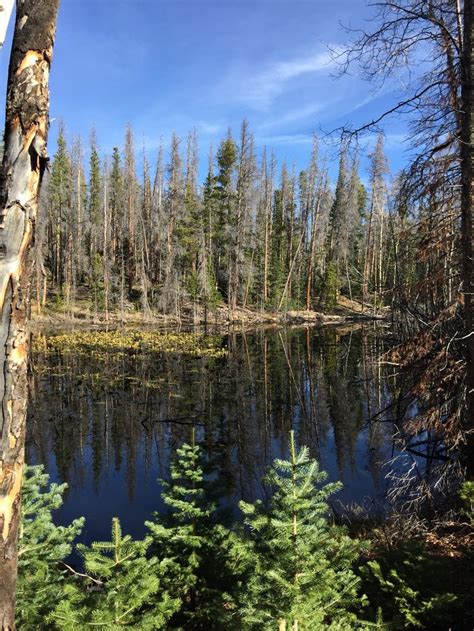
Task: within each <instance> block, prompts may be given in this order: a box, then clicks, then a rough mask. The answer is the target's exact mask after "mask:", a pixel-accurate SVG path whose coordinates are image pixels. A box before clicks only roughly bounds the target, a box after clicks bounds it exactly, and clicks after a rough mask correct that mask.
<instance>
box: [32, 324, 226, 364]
mask: <svg viewBox="0 0 474 631" xmlns="http://www.w3.org/2000/svg"><path fill="white" fill-rule="evenodd" d="M34 350H35V351H36V352H39V353H41V352H43V353H44V352H47V353H51V352H53V353H58V352H59V353H61V354H70V353H71V354H86V355H89V356H92V357H95V358H96V359H101V358H103V357H105V355H106V354H107V355H108V354H110V353H114V354H115V355H119V356H120V355H125V354H140V353H164V354H175V355H187V356H191V357H214V358H216V357H223V356H224V355H226V354H227V351H226V349H223V348H222V347H221V338H220V337H217V336H203V335H195V334H194V333H166V332H163V331H146V330H145V331H138V330H114V331H73V332H71V333H62V334H59V335H52V336H50V337H40V338H37V340H36V341H35V343H34Z"/></svg>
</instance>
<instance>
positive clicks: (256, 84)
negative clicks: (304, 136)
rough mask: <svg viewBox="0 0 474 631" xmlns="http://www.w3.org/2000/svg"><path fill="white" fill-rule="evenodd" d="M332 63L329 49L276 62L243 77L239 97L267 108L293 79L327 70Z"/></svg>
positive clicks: (260, 107) (258, 106)
mask: <svg viewBox="0 0 474 631" xmlns="http://www.w3.org/2000/svg"><path fill="white" fill-rule="evenodd" d="M331 65H332V58H331V54H330V53H329V51H323V52H321V51H320V52H317V53H312V54H311V55H309V56H306V57H300V58H299V59H293V60H289V61H277V62H274V63H273V64H271V65H269V66H268V67H267V68H265V69H263V70H261V71H260V72H257V73H255V74H254V75H250V76H247V77H243V78H242V89H241V90H240V94H238V97H237V98H239V99H240V100H242V101H244V102H246V103H247V104H248V105H249V106H252V107H255V108H256V109H267V108H268V107H269V106H270V105H271V103H272V102H273V101H274V99H275V98H276V97H277V96H278V95H279V94H281V93H282V92H283V91H284V90H286V89H287V88H288V86H289V84H290V82H291V81H294V80H296V79H298V78H300V77H302V76H304V75H311V74H315V73H318V72H323V71H327V70H329V68H330V67H331Z"/></svg>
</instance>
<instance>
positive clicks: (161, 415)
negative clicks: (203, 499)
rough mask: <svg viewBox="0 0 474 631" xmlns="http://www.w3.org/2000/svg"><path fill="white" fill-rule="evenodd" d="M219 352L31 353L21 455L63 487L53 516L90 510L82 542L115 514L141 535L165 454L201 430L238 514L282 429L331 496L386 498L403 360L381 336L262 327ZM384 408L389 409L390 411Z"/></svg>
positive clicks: (223, 494)
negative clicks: (310, 460)
mask: <svg viewBox="0 0 474 631" xmlns="http://www.w3.org/2000/svg"><path fill="white" fill-rule="evenodd" d="M218 343H219V344H222V346H223V347H224V348H227V349H228V355H227V356H225V357H221V358H192V357H189V356H183V355H171V354H168V355H160V356H159V358H158V359H157V356H156V355H153V356H151V355H148V354H143V355H139V356H138V357H136V358H133V357H130V358H127V357H125V358H124V359H123V360H121V361H120V363H119V364H117V362H114V363H112V362H111V361H108V358H107V355H106V356H105V357H103V356H100V357H95V358H94V357H85V356H83V355H72V354H69V355H68V354H66V355H65V354H56V355H50V354H43V353H41V352H36V353H35V355H34V368H35V370H34V371H33V375H34V376H32V378H31V379H32V380H31V397H30V409H29V421H28V437H27V460H28V462H29V463H38V462H41V463H44V464H45V466H46V470H47V471H48V473H49V474H50V476H51V478H52V479H53V480H55V481H60V482H67V483H68V484H69V490H68V491H67V494H66V497H65V502H64V506H63V508H62V509H61V510H60V511H59V514H58V516H57V519H58V521H59V522H61V523H67V522H69V521H71V520H72V519H73V518H75V517H78V516H80V515H84V516H85V517H86V526H85V529H84V532H83V535H82V540H84V541H86V542H90V541H91V540H100V539H104V538H108V537H109V532H110V521H111V519H112V517H113V516H116V515H117V516H119V517H120V519H121V522H122V526H123V529H124V530H125V531H126V532H129V533H130V534H132V535H134V536H141V535H142V534H143V533H144V531H145V529H144V525H143V522H144V520H145V519H147V518H148V517H149V516H150V514H151V513H152V511H154V510H160V509H161V508H162V506H163V505H162V502H161V500H160V487H159V484H158V483H157V478H162V477H164V478H166V477H167V475H168V464H169V456H170V453H171V454H172V453H174V450H175V448H176V447H178V446H179V445H180V444H181V443H182V442H183V441H186V440H189V439H190V436H191V432H192V427H193V426H194V427H195V428H196V433H197V437H198V439H199V441H200V442H201V443H202V445H203V447H204V449H205V452H206V455H207V458H208V461H209V464H210V473H209V475H210V477H211V478H213V479H214V480H215V482H216V488H217V489H218V490H219V495H220V501H221V503H222V504H223V505H226V506H228V507H229V508H230V509H231V510H233V511H234V513H235V515H236V516H237V515H238V508H237V504H238V501H239V500H240V499H244V500H253V499H255V498H256V497H261V496H263V495H264V493H265V491H264V488H263V486H262V484H261V476H262V474H263V473H264V471H265V468H266V467H267V465H268V464H269V463H270V462H271V460H272V459H273V458H274V457H276V456H282V455H286V453H287V442H288V432H289V430H290V429H294V430H295V433H296V437H297V440H298V442H299V444H305V445H308V446H309V448H310V450H311V453H312V455H313V456H315V457H317V458H318V459H319V461H320V463H321V466H322V468H324V469H325V470H326V471H327V472H328V473H329V479H331V480H336V479H340V480H342V481H343V483H344V490H343V491H342V492H341V493H339V494H338V496H337V498H336V501H337V500H340V501H342V502H345V503H349V502H365V503H366V504H369V505H370V503H371V502H373V501H375V500H376V499H377V498H381V497H383V495H384V493H385V491H386V485H387V482H386V480H385V473H386V471H385V470H384V466H383V463H384V462H385V461H386V460H387V459H388V458H390V456H391V453H392V439H391V436H392V430H393V427H392V423H391V422H390V420H389V419H388V418H385V417H384V414H381V415H379V416H378V417H377V422H370V420H369V419H370V418H371V417H372V416H373V415H374V414H375V413H377V412H378V411H379V410H382V409H384V408H385V407H386V406H387V404H388V403H389V402H390V401H391V397H392V396H393V391H394V388H395V375H394V371H395V368H394V367H393V366H390V365H387V364H384V363H381V362H380V361H378V359H379V357H380V356H381V355H382V353H383V351H384V347H385V339H384V337H383V335H382V334H381V333H380V332H377V330H375V329H373V328H371V327H367V328H360V329H353V330H350V329H345V330H342V329H333V328H331V329H327V328H326V329H324V330H321V329H314V328H313V329H291V330H290V329H288V330H281V331H275V330H270V331H269V330H259V331H256V332H253V333H245V334H244V333H235V334H234V333H232V334H226V335H221V336H218ZM388 414H389V413H387V416H388Z"/></svg>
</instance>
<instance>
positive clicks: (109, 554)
mask: <svg viewBox="0 0 474 631" xmlns="http://www.w3.org/2000/svg"><path fill="white" fill-rule="evenodd" d="M149 543H150V540H149V539H145V540H143V541H134V540H133V539H132V538H131V536H130V535H122V530H121V527H120V522H119V520H118V518H117V517H114V519H113V520H112V538H111V541H104V542H95V543H93V544H92V545H91V547H89V548H88V547H87V546H83V545H81V546H78V550H79V552H80V553H81V555H82V556H83V559H84V566H85V570H86V572H88V573H89V574H90V575H91V577H93V580H90V585H84V583H83V582H81V583H76V584H74V585H69V586H68V587H67V589H66V598H65V599H64V600H62V601H61V602H60V603H59V605H58V606H57V607H56V609H55V611H54V612H53V613H52V615H51V616H50V620H51V621H52V622H53V621H54V623H55V624H56V625H57V627H58V628H59V629H64V630H69V629H71V630H74V631H76V629H77V628H78V625H79V628H80V629H84V628H89V627H90V628H98V629H111V630H112V629H123V628H129V629H140V630H143V631H147V630H150V631H156V629H162V628H164V627H165V626H166V624H167V621H168V620H169V619H170V618H171V616H172V615H173V613H174V612H175V611H176V609H177V608H178V606H179V600H178V599H177V598H176V597H174V596H172V595H171V594H170V593H169V592H168V591H167V590H166V589H165V588H164V587H163V585H162V583H163V582H164V580H163V579H164V577H165V576H166V575H167V574H168V573H169V571H170V566H171V565H172V562H171V561H169V560H165V561H158V559H156V558H155V557H152V558H147V556H146V553H147V550H148V547H149Z"/></svg>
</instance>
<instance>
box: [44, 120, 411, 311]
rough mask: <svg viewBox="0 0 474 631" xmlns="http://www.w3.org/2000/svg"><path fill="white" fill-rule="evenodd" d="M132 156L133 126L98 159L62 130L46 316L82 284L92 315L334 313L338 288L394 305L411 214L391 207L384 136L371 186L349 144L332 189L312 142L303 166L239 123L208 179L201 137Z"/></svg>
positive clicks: (214, 158)
mask: <svg viewBox="0 0 474 631" xmlns="http://www.w3.org/2000/svg"><path fill="white" fill-rule="evenodd" d="M138 155H139V152H138ZM136 156H137V151H136V148H135V143H134V137H133V132H132V129H131V128H130V127H129V128H128V129H127V130H126V133H125V142H124V147H123V149H122V150H121V149H119V148H114V149H113V153H112V155H111V156H101V155H100V154H99V149H98V146H97V141H96V137H95V134H92V136H91V140H90V146H89V147H88V149H87V150H85V149H84V148H83V146H82V144H81V141H80V140H75V141H74V143H73V145H72V147H69V146H68V145H67V142H66V136H65V133H64V129H63V128H61V129H60V132H59V138H58V148H57V152H56V155H55V156H54V159H53V160H52V163H51V166H50V169H49V172H48V174H47V177H46V181H45V184H44V186H43V192H42V203H41V216H40V220H39V226H38V234H37V246H36V270H37V276H36V278H37V282H36V297H37V304H38V307H39V308H40V307H41V305H42V304H44V303H45V302H46V299H47V295H48V292H52V293H54V295H55V296H56V299H57V300H58V301H59V302H61V303H66V304H72V303H74V301H75V300H76V299H77V296H78V294H79V293H80V292H81V290H84V289H88V291H89V295H90V298H91V301H92V308H93V309H94V310H96V311H104V310H105V311H108V310H109V309H114V310H122V311H123V310H126V309H127V308H130V307H131V305H132V304H134V305H135V308H136V307H137V306H138V308H140V309H141V310H143V312H148V311H150V310H152V309H153V310H158V311H160V312H162V313H167V314H179V313H180V312H181V310H182V308H183V305H184V304H189V303H190V302H192V303H194V304H201V305H203V306H206V307H207V308H210V309H212V308H214V307H215V306H216V305H218V304H221V303H222V304H227V305H228V306H229V308H231V309H234V308H236V307H238V306H243V307H249V306H250V307H254V308H258V309H286V308H306V309H312V308H318V307H321V306H322V305H325V306H326V307H327V308H329V309H330V308H332V307H333V306H334V305H335V303H336V301H337V297H338V294H339V293H340V292H342V293H344V294H345V295H347V296H348V297H350V298H362V299H364V300H365V301H369V302H370V304H371V305H373V306H378V305H380V304H383V303H384V302H385V303H386V302H387V301H388V298H387V296H388V292H389V291H390V290H391V289H392V288H393V286H394V284H395V282H396V280H397V269H396V257H397V255H398V256H399V254H400V253H399V252H398V253H397V248H399V240H400V235H401V231H402V228H403V226H402V224H403V220H402V219H401V217H400V215H398V214H397V213H395V212H392V213H390V212H389V211H390V207H391V204H390V200H389V189H388V185H387V181H386V178H387V171H388V169H387V163H386V158H385V155H384V140H383V136H379V137H378V139H377V142H376V145H375V149H374V151H373V152H372V154H371V155H370V174H369V188H368V189H367V188H366V187H364V186H363V184H362V183H361V179H360V174H359V161H358V157H357V153H356V152H354V151H351V150H350V148H349V147H348V146H347V144H344V143H343V144H342V145H341V149H340V159H339V174H338V178H337V182H336V183H335V185H332V184H331V182H330V179H329V176H328V171H327V167H326V165H325V162H323V161H322V160H321V159H320V158H319V156H318V142H317V140H316V139H315V141H314V146H313V150H312V152H311V155H310V156H309V157H308V158H309V160H308V166H307V168H305V169H304V170H302V171H300V172H296V170H295V169H294V168H293V169H289V168H288V167H287V165H286V164H285V163H283V164H282V165H281V166H279V165H277V162H276V159H275V157H274V156H273V155H272V154H271V153H269V152H267V151H266V150H263V151H262V152H261V153H259V154H258V155H257V152H256V150H255V146H254V140H253V136H252V134H251V132H250V130H249V126H248V124H247V122H245V121H244V122H243V123H242V126H241V129H240V133H239V137H238V138H237V139H235V138H233V137H232V135H231V133H230V132H229V133H228V135H227V136H226V137H225V138H224V139H223V140H222V141H221V143H220V144H219V146H218V148H217V151H216V152H215V155H213V154H212V152H211V153H210V156H209V164H208V168H207V177H206V178H205V180H204V182H199V176H198V174H199V172H200V169H199V164H198V140H197V136H196V133H195V132H193V133H190V134H189V136H188V138H187V140H186V142H183V141H181V140H180V139H179V138H178V137H177V136H176V134H173V136H172V139H171V146H170V147H169V150H168V151H165V149H164V148H163V147H160V148H159V150H158V156H157V162H156V165H155V166H153V167H152V166H150V164H149V158H148V156H147V153H146V151H145V149H143V152H142V157H141V159H140V160H139V165H137V163H136ZM165 156H167V157H165ZM86 161H87V163H88V168H87V169H84V164H85V162H86ZM86 172H87V174H88V175H87V177H86V175H85V173H86ZM392 210H393V209H392ZM82 295H84V291H82Z"/></svg>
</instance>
